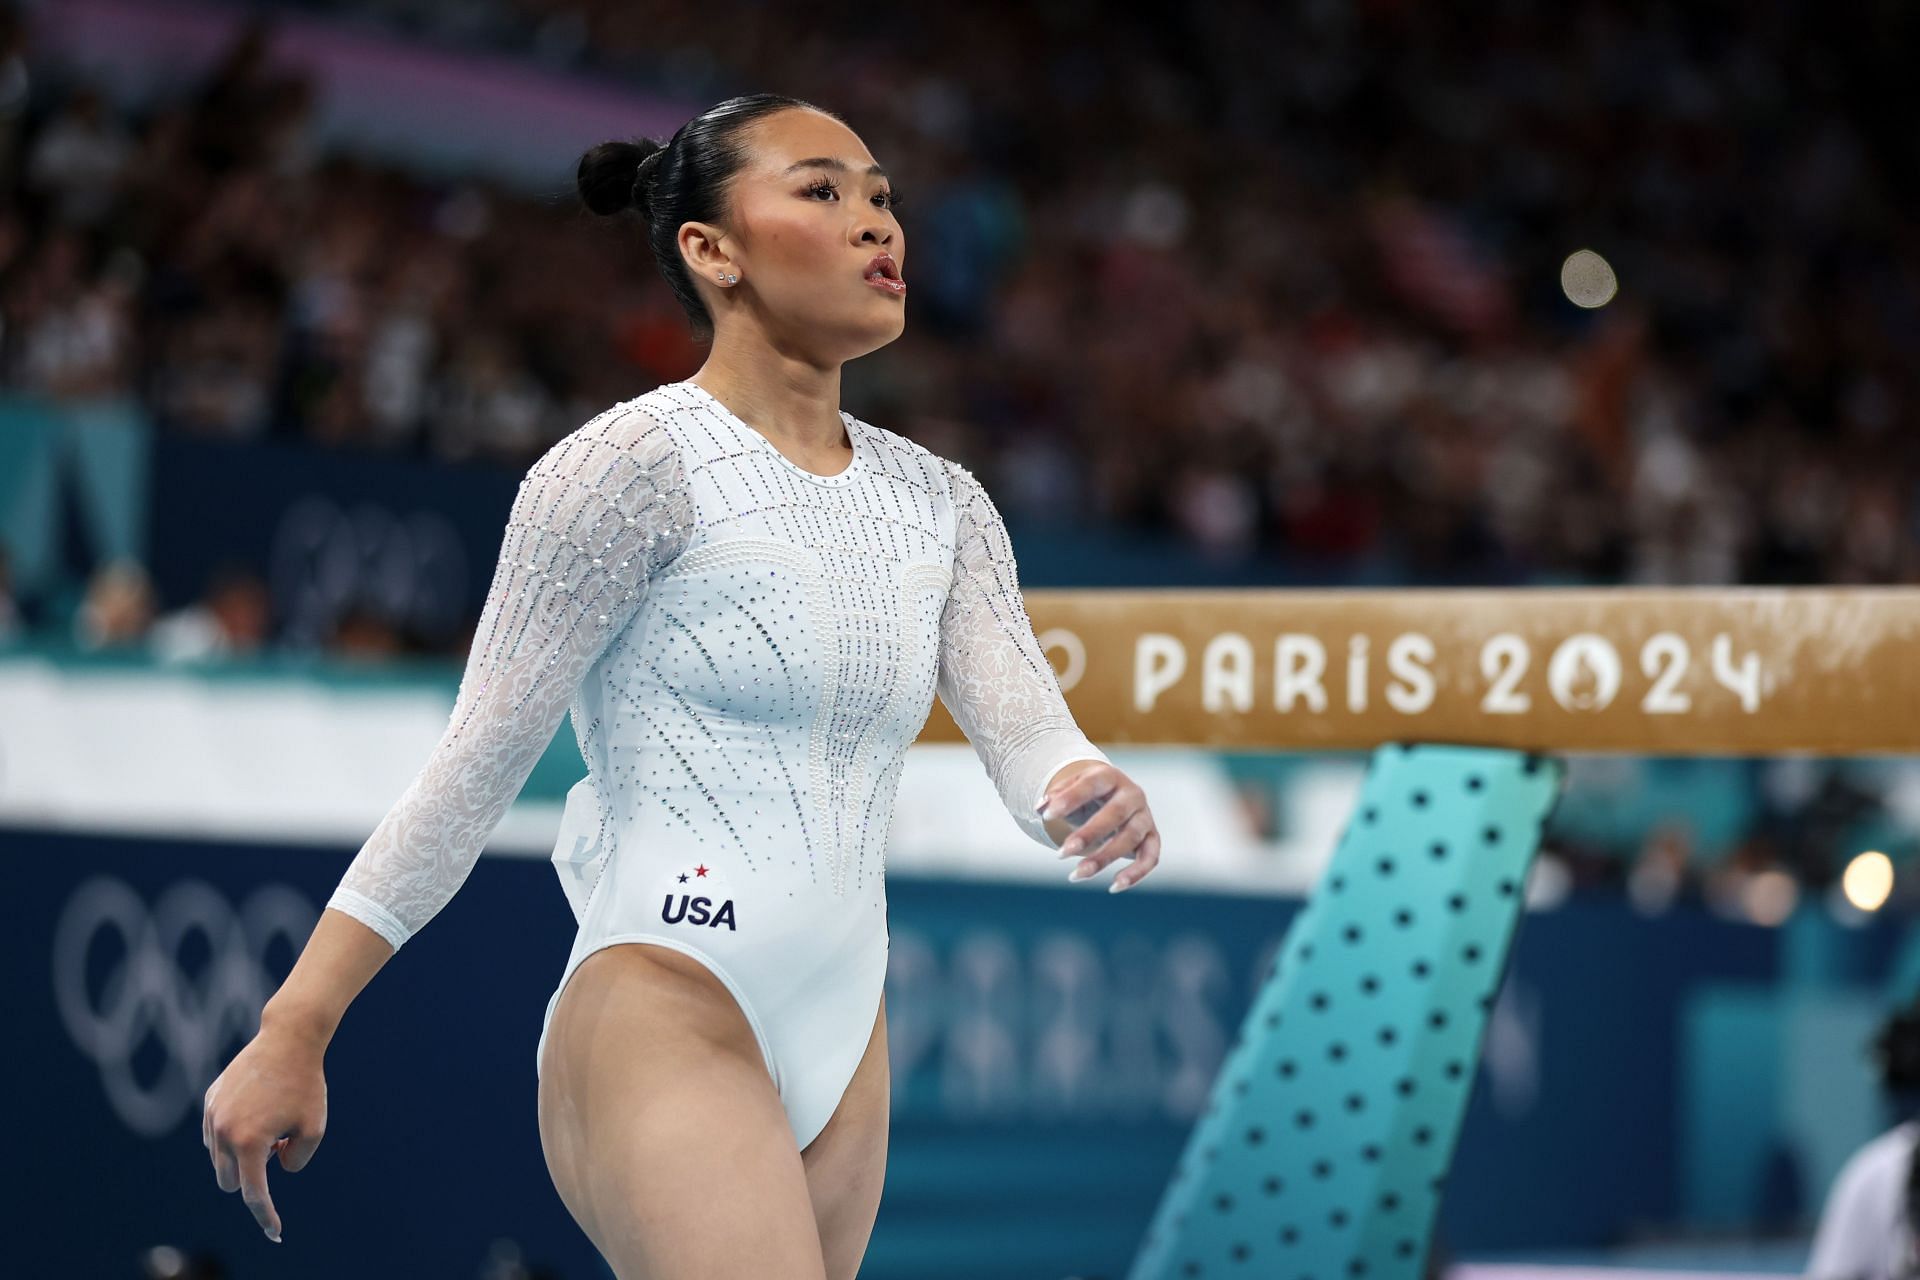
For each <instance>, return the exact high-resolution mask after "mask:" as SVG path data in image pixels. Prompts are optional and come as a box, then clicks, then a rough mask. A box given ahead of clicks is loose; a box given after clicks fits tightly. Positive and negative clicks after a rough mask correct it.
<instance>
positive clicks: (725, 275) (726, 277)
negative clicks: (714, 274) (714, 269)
mask: <svg viewBox="0 0 1920 1280" xmlns="http://www.w3.org/2000/svg"><path fill="white" fill-rule="evenodd" d="M739 278H740V277H739V276H736V275H733V274H731V273H729V272H726V271H722V272H721V273H720V283H722V284H732V283H733V282H734V281H736V280H738V279H739Z"/></svg>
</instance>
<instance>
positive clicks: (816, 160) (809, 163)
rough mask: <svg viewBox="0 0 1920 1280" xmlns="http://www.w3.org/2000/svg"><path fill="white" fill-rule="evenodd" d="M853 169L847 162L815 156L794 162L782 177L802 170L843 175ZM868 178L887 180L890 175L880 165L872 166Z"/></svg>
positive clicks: (869, 166) (868, 171) (829, 157)
mask: <svg viewBox="0 0 1920 1280" xmlns="http://www.w3.org/2000/svg"><path fill="white" fill-rule="evenodd" d="M852 168H853V166H852V165H850V164H848V163H847V162H846V161H845V160H840V159H836V158H835V157H833V156H813V157H812V158H810V159H807V160H796V161H794V162H793V163H792V164H790V165H788V166H787V168H786V172H785V173H782V174H781V175H780V176H781V177H783V178H784V177H785V176H786V175H787V174H788V173H794V172H797V171H798V170H801V169H838V170H839V171H840V172H841V173H846V172H848V171H849V170H850V169H852ZM867 176H868V177H869V178H885V177H887V176H888V174H887V171H886V170H885V169H883V168H881V167H880V166H879V165H877V164H870V165H868V166H867Z"/></svg>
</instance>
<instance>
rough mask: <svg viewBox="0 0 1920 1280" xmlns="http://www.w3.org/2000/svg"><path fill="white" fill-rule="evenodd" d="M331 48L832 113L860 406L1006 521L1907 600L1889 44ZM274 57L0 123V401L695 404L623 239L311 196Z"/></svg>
mask: <svg viewBox="0 0 1920 1280" xmlns="http://www.w3.org/2000/svg"><path fill="white" fill-rule="evenodd" d="M309 7H311V6H309ZM328 7H341V8H347V7H350V8H352V9H353V10H354V11H355V12H356V13H357V14H358V15H359V16H360V18H361V20H362V21H364V20H366V19H367V18H368V17H370V16H371V17H378V18H384V19H385V20H387V21H389V22H391V23H392V24H393V25H394V27H395V28H396V30H397V31H401V32H405V33H407V36H408V38H419V37H420V36H422V35H425V36H430V37H432V38H435V39H441V40H457V41H461V42H465V43H470V44H471V43H492V44H495V45H498V46H499V47H502V48H511V49H516V50H521V51H523V52H525V55H526V56H528V57H537V58H543V59H545V60H546V61H548V62H550V63H558V64H561V65H569V66H574V67H577V68H578V69H579V71H580V73H581V74H583V75H584V74H597V75H607V74H617V75H620V76H622V77H624V78H626V79H627V80H629V81H634V80H639V81H641V82H643V83H649V84H653V85H656V86H658V87H660V88H661V89H662V90H663V91H672V92H676V93H679V94H681V95H683V96H685V97H686V98H687V100H688V102H689V106H690V107H693V106H696V105H703V104H704V103H705V102H709V101H714V100H717V99H718V98H720V97H723V96H726V95H728V94H731V93H735V92H741V91H744V90H747V89H750V88H775V89H779V90H781V91H784V92H791V93H795V94H797V95H799V96H802V97H807V98H811V99H813V100H817V101H819V102H821V103H823V104H826V105H828V106H831V107H833V108H835V109H837V110H839V111H841V112H842V113H843V114H845V115H846V116H847V118H848V119H849V120H850V122H851V123H852V124H853V125H854V127H855V128H856V129H858V130H859V131H860V132H861V134H862V136H863V137H864V138H865V139H866V140H867V142H868V144H869V146H870V147H871V148H872V150H873V151H874V152H875V154H876V155H877V156H879V157H881V158H882V159H883V161H884V162H885V163H886V164H887V165H888V166H889V167H890V168H891V169H892V170H893V171H894V172H895V174H896V175H897V176H898V178H899V180H900V184H901V187H902V190H903V192H904V193H905V195H906V198H907V203H906V205H905V207H904V208H903V211H902V217H903V222H904V225H905V228H906V233H907V241H908V253H907V265H908V271H909V274H910V276H911V277H912V279H913V281H914V286H915V293H914V298H913V303H912V308H911V310H910V317H911V319H910V322H909V332H908V336H907V337H906V338H904V339H902V341H901V342H900V343H898V344H895V346H894V347H891V348H888V349H886V350H885V351H883V352H881V353H878V354H876V355H875V356H873V357H870V358H869V361H868V362H863V363H870V364H871V366H872V367H871V369H870V370H857V371H853V372H850V379H852V378H854V377H856V376H857V378H858V385H859V387H860V391H861V396H862V402H861V404H860V409H861V411H862V412H863V413H865V414H866V415H868V416H871V417H872V418H873V419H874V420H876V421H878V422H880V423H882V424H883V425H886V426H889V427H892V428H893V429H895V430H899V431H901V432H903V433H905V434H908V435H910V436H913V437H915V438H917V439H919V440H921V441H922V442H923V443H925V444H927V445H928V446H929V447H930V448H933V449H934V450H935V451H936V452H942V453H946V454H948V455H949V456H955V457H960V458H963V459H965V460H966V461H968V462H969V464H970V465H974V466H975V467H976V469H978V470H980V471H981V472H982V473H983V476H984V477H985V478H987V479H988V481H989V483H990V484H991V485H992V486H993V487H994V491H995V492H996V496H999V497H1001V498H1002V505H1003V506H1004V507H1005V508H1007V509H1008V511H1009V515H1010V516H1013V517H1019V518H1024V519H1029V520H1032V521H1036V522H1040V521H1046V520H1057V521H1072V522H1079V523H1082V524H1092V525H1094V526H1096V527H1112V528H1118V529H1143V530H1162V531H1168V532H1171V533H1174V534H1176V535H1177V536H1178V537H1180V538H1182V539H1184V540H1185V541H1186V542H1187V543H1189V544H1190V545H1191V546H1193V547H1194V548H1196V549H1198V550H1200V551H1203V552H1205V553H1208V554H1211V555H1218V556H1236V555H1257V556H1262V557H1267V558H1271V559H1274V560H1275V561H1287V562H1292V563H1298V564H1311V565H1315V566H1319V567H1320V568H1321V569H1322V570H1324V571H1325V572H1328V573H1332V574H1335V575H1338V576H1339V577H1342V578H1345V579H1347V580H1355V581H1395V582H1463V581H1475V582H1521V581H1527V582H1539V581H1574V580H1591V581H1600V582H1620V581H1629V582H1649V583H1701V584H1708V583H1736V582H1756V583H1757V582H1764V583H1784V582H1832V583H1853V582H1914V581H1920V432H1916V429H1915V428H1916V425H1920V424H1916V421H1915V406H1916V394H1915V392H1916V385H1915V381H1916V376H1917V375H1916V372H1915V370H1916V369H1920V361H1917V360H1916V359H1915V356H1916V348H1917V347H1920V305H1917V304H1920V253H1916V249H1917V248H1920V231H1917V230H1916V226H1915V224H1914V223H1913V221H1912V219H1910V218H1906V217H1903V216H1902V215H1901V212H1900V210H1901V209H1902V208H1903V207H1904V204H1903V201H1902V196H1903V195H1911V194H1913V184H1914V177H1915V175H1914V173H1913V160H1912V157H1911V155H1910V154H1909V151H1908V149H1907V148H1905V146H1904V138H1903V135H1902V133H1901V131H1900V130H1899V128H1898V127H1897V126H1895V125H1894V124H1893V123H1892V121H1891V120H1887V119H1881V118H1880V117H1881V116H1884V115H1886V114H1887V106H1888V104H1887V103H1886V102H1883V101H1879V100H1876V99H1875V97H1874V92H1873V91H1874V90H1875V88H1876V86H1877V84H1878V81H1877V80H1876V77H1880V78H1884V79H1885V80H1886V81H1887V82H1888V83H1889V84H1890V85H1892V86H1895V87H1899V88H1901V90H1902V91H1903V92H1904V89H1903V81H1902V77H1903V76H1904V71H1903V70H1902V69H1901V68H1900V67H1899V64H1898V63H1897V61H1894V60H1891V52H1892V51H1891V49H1890V48H1889V47H1887V41H1888V38H1889V35H1890V32H1889V31H1887V30H1885V29H1884V28H1885V26H1886V24H1887V23H1891V22H1897V21H1900V20H1901V19H1900V18H1899V17H1898V16H1897V15H1894V16H1889V15H1888V14H1887V13H1886V12H1885V11H1886V10H1888V9H1889V8H1890V7H1889V6H1878V7H1869V10H1868V11H1867V12H1865V13H1863V14H1862V15H1860V17H1859V18H1858V19H1855V20H1849V21H1846V22H1837V21H1836V22H1831V23H1830V24H1828V25H1826V26H1824V27H1822V28H1820V29H1818V30H1814V29H1812V28H1810V27H1809V26H1808V24H1809V23H1817V22H1820V21H1821V20H1822V19H1821V18H1820V16H1819V15H1818V14H1817V13H1816V12H1814V9H1815V7H1811V6H1798V5H1791V4H1787V3H1784V2H1780V0H1774V2H1769V3H1758V4H1753V5H1746V6H1742V7H1741V9H1740V13H1739V19H1740V20H1739V21H1738V22H1728V21H1724V20H1723V19H1724V16H1725V15H1721V14H1717V13H1710V12H1708V11H1706V10H1703V9H1700V8H1698V7H1696V6H1689V5H1685V4H1680V3H1664V4H1643V5H1624V4H1615V3H1604V2H1598V0H1584V2H1583V3H1579V4H1574V5H1563V6H1547V5H1536V4H1517V3H1516V4H1503V5H1494V6H1476V7H1471V8H1469V9H1468V10H1465V11H1460V12H1455V11H1453V10H1450V9H1444V8H1442V9H1436V8H1434V7H1432V6H1423V5H1416V4H1404V3H1380V2H1375V3H1365V2H1362V0H1316V2H1315V3H1310V4H1303V5H1287V6H1268V5H1260V4H1256V3H1251V2H1249V0H1229V2H1227V3H1209V4H1206V5H1198V6H1190V7H1180V8H1175V7H1167V8H1166V9H1165V10H1164V11H1163V12H1159V13H1157V14H1146V15H1126V14H1121V13H1117V12H1110V11H1108V10H1104V9H1100V8H1098V7H1096V6H1091V5H1084V4H1065V5H1053V6H1031V7H1029V6H1008V7H1006V8H1005V10H1004V11H1003V12H996V15H995V20H994V21H991V22H989V21H981V20H979V19H978V16H977V15H976V13H975V12H974V11H973V10H972V9H968V8H960V9H954V8H947V9H935V10H930V11H927V12H924V13H917V14H916V15H915V17H914V20H913V21H912V22H911V23H900V24H888V25H884V26H876V25H875V24H873V23H872V22H871V21H870V20H869V19H870V14H868V13H867V11H864V10H860V11H856V10H854V9H853V8H852V7H851V6H831V5H830V6H828V7H826V8H824V9H822V8H819V7H809V8H807V9H804V10H802V9H800V8H798V7H790V6H754V7H752V9H751V11H750V13H749V11H748V10H746V9H743V10H742V11H741V12H740V13H739V14H738V15H736V16H737V17H738V18H739V19H740V20H739V21H736V22H729V21H727V16H728V15H727V11H726V6H725V5H724V4H723V5H721V6H720V7H719V8H716V7H715V6H714V5H713V4H711V3H702V4H700V5H693V4H671V3H669V4H658V5H645V6H633V5H626V4H622V3H618V2H617V0H471V2H469V3H462V4H459V5H446V4H442V3H436V2H432V0H395V2H393V3H387V2H385V0H351V3H350V4H341V5H335V6H328ZM723 30H724V31H727V32H728V33H729V34H728V36H727V39H726V41H725V47H724V48H722V47H718V45H717V44H716V35H715V33H716V32H720V31H723ZM23 41H24V37H23V36H19V37H16V40H15V43H16V45H20V44H21V43H22V42H23ZM270 41H271V35H270V29H263V28H260V27H255V28H253V29H250V30H248V31H247V32H246V33H245V34H244V35H243V36H242V37H240V38H239V39H237V40H236V42H235V44H234V45H233V46H232V48H231V50H230V52H229V53H228V55H227V56H226V57H225V58H224V59H223V61H222V62H221V63H220V65H218V66H217V67H214V68H212V69H210V71H209V72H208V74H207V75H206V77H205V80H204V83H202V84H201V86H200V87H199V89H198V90H197V92H195V93H193V94H191V95H190V96H186V97H183V98H181V99H180V100H177V101H169V102H163V103H159V104H155V105H154V106H152V107H151V109H149V110H146V111H145V112H144V113H142V114H139V115H132V114H128V113H123V112H118V111H116V110H114V109H113V108H112V107H111V106H110V105H109V104H108V102H107V101H106V99H105V98H104V97H103V95H102V94H101V93H100V92H98V91H97V90H96V89H95V88H94V87H92V86H90V85H88V84H86V83H83V82H81V83H75V82H71V81H63V80H62V79H61V78H60V77H58V76H57V75H55V76H45V77H42V78H39V79H35V80H33V81H32V85H33V88H34V91H35V93H36V94H37V95H39V96H36V97H35V98H33V99H32V100H31V101H30V102H29V103H28V104H27V106H26V109H25V110H23V111H19V112H16V113H14V114H13V115H11V116H10V117H8V119H9V121H10V123H11V126H12V127H11V130H10V133H9V136H8V137H7V138H6V140H5V144H6V154H7V165H6V170H5V174H6V188H7V199H6V201H5V209H4V212H3V213H0V310H3V311H4V317H5V332H4V342H3V343H0V358H4V376H5V378H6V379H7V380H9V381H11V382H12V383H14V384H16V385H24V386H29V387H33V388H38V389H41V390H44V391H47V392H49V393H52V394H55V395H71V396H91V395H108V394H118V393H126V394H133V395H137V396H139V397H140V398H141V399H142V400H143V401H144V402H145V403H146V404H147V405H149V406H150V407H151V410H152V412H153V413H154V414H155V415H156V416H157V418H158V419H159V420H160V422H161V424H162V427H163V429H166V430H175V431H189V432H201V433H212V434H219V435H225V436H237V437H254V436H271V435H282V434H285V435H295V436H299V437H302V438H305V439H309V440H314V441H319V442H324V443H328V444H337V445H339V446H341V447H343V448H364V449H379V450H392V451H405V452H409V453H416V454H425V455H431V456H437V457H442V458H450V459H466V458H485V459H490V460H494V461H497V462H499V463H501V464H502V465H508V466H516V467H517V466H524V464H525V463H526V462H528V461H530V460H531V458H532V457H533V456H535V455H537V453H538V452H539V451H540V450H541V449H543V448H544V447H545V446H546V445H547V444H549V443H551V442H552V441H553V440H555V439H557V438H558V437H559V436H560V435H563V434H565V433H566V432H567V431H569V430H571V429H572V428H573V427H574V426H577V425H578V424H579V423H580V422H581V421H584V420H585V419H586V418H587V417H590V416H591V415H592V414H593V413H594V412H596V411H597V410H598V409H600V408H603V407H604V406H605V405H607V404H609V403H613V402H615V401H617V400H619V399H623V398H625V397H627V396H630V395H634V394H638V393H639V392H640V391H642V390H645V389H646V387H647V386H649V385H652V384H653V383H655V382H657V381H660V380H665V379H670V378H675V377H681V376H685V375H686V374H687V373H689V372H691V371H692V369H693V368H695V367H697V365H698V362H699V353H698V351H697V350H694V349H692V348H690V347H689V346H688V345H687V342H686V337H685V334H684V330H683V325H682V321H681V319H680V317H679V314H678V312H677V310H675V309H674V308H673V306H672V304H671V301H670V299H669V298H668V295H667V293H666V290H665V287H664V285H663V284H662V283H661V282H660V281H659V279H658V277H657V274H656V272H655V269H654V267H653V264H652V262H651V259H650V258H649V257H648V256H647V255H646V253H645V251H644V248H643V247H642V246H641V245H640V244H639V241H638V237H637V235H636V234H635V231H634V229H633V227H632V226H627V227H623V228H613V227H607V226H601V225H597V224H595V223H594V222H593V221H592V220H591V219H588V218H586V217H585V216H584V215H583V214H582V213H580V211H579V210H578V209H577V208H575V207H574V206H573V205H572V203H571V197H570V195H569V196H567V197H564V198H563V197H560V196H558V195H556V193H552V192H547V193H541V194H537V195H523V194H519V193H516V192H512V191H507V190H501V189H497V188H494V187H491V186H489V185H487V184H485V183H479V182H459V183H454V184H447V183H442V182H436V181H432V180H428V179H426V178H423V177H417V176H414V175H410V174H408V173H403V172H396V171H393V170H391V169H387V168H382V167H379V166H377V165H372V164H368V163H364V162H361V161H359V160H356V159H354V158H352V157H348V156H342V155H328V154H321V153H319V152H318V150H317V148H316V147H315V146H314V145H313V143H312V135H313V129H312V122H313V118H314V111H315V107H316V91H315V88H314V86H313V85H311V84H310V83H307V82H306V81H303V80H302V79H300V78H298V77H296V76H289V75H285V74H282V73H279V72H276V71H274V70H272V63H271V60H270V59H269V58H268V57H266V55H265V50H266V49H267V47H268V45H269V44H270ZM24 54H25V56H27V57H28V58H29V60H30V59H31V49H30V48H28V49H25V50H24ZM42 91H44V92H42ZM1863 104H1864V105H1863ZM1581 248H1591V249H1594V250H1595V251H1597V252H1599V253H1600V254H1601V255H1602V256H1603V257H1605V258H1606V259H1607V260H1608V261H1609V262H1610V263H1611V264H1612V266H1613V267H1614V268H1615V270H1616V271H1617V272H1618V276H1619V280H1620V290H1619V294H1618V296H1617V297H1616V298H1615V299H1614V300H1613V301H1612V302H1611V303H1610V304H1609V305H1607V306H1605V307H1602V308H1599V309H1597V310H1585V309H1582V308H1580V307H1577V306H1575V305H1574V304H1573V303H1571V302H1570V301H1568V299H1567V298H1566V296H1565V295H1564V294H1563V292H1562V288H1561V283H1560V268H1561V264H1562V262H1563V260H1564V259H1565V258H1566V256H1567V255H1568V254H1569V253H1571V252H1573V251H1575V250H1577V249H1581ZM850 385H852V384H851V383H850Z"/></svg>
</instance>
